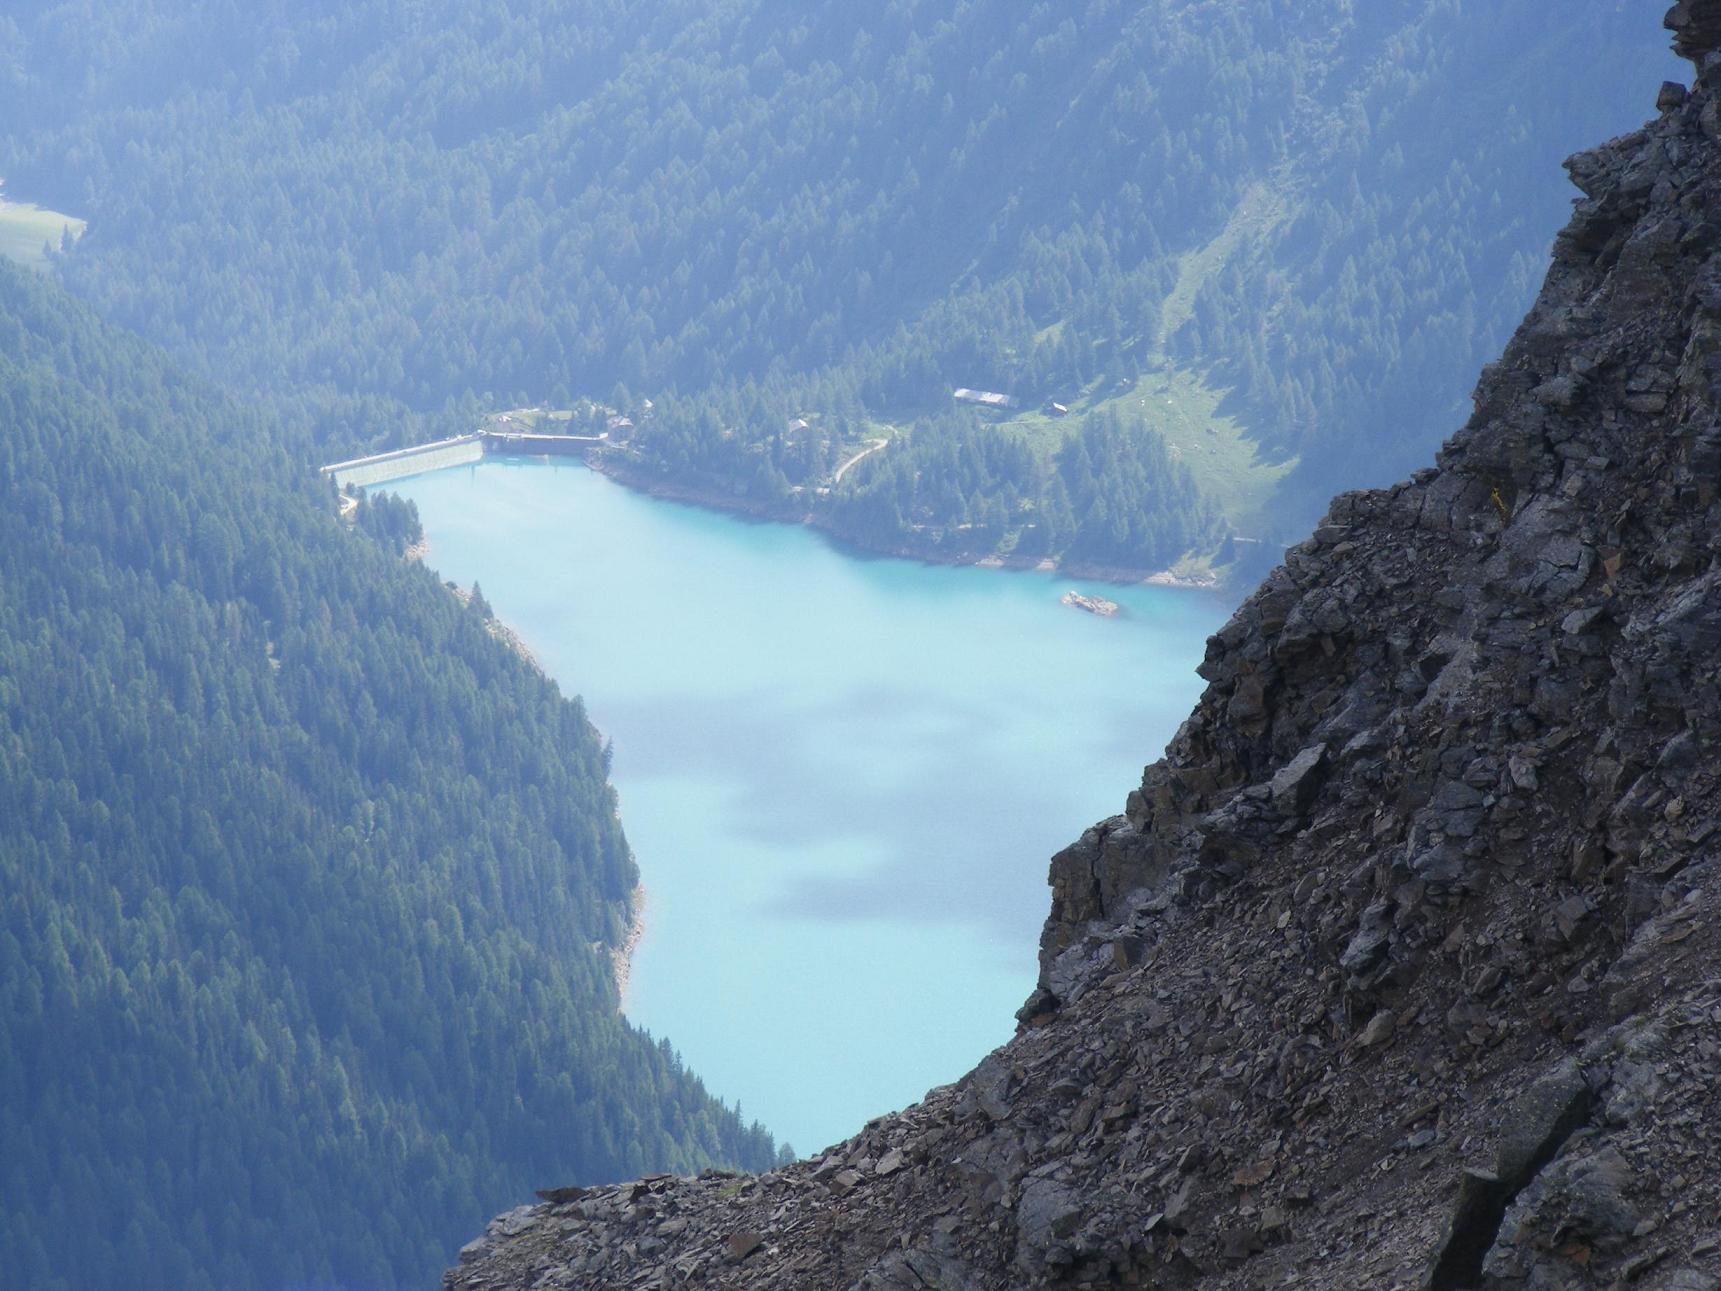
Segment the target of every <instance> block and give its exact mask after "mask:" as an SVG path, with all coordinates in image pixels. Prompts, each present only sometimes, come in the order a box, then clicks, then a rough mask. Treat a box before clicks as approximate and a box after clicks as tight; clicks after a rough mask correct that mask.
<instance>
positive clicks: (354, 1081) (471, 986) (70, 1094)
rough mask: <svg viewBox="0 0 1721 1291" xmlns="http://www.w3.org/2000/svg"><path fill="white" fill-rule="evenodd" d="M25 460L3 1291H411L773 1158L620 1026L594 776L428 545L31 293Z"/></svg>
mask: <svg viewBox="0 0 1721 1291" xmlns="http://www.w3.org/2000/svg"><path fill="white" fill-rule="evenodd" d="M0 426H3V427H4V432H5V433H4V435H0V497H3V498H4V499H5V507H4V509H3V511H0V1143H3V1144H4V1145H5V1146H4V1151H3V1153H0V1249H4V1251H5V1253H6V1254H5V1266H6V1274H5V1276H6V1279H7V1281H8V1284H9V1285H16V1286H20V1287H30V1288H55V1287H61V1288H68V1289H71V1288H76V1289H78V1291H84V1289H87V1288H94V1287H137V1288H152V1287H158V1288H163V1289H164V1291H165V1289H167V1288H173V1289H174V1291H182V1289H185V1288H197V1287H206V1288H220V1289H221V1291H233V1289H235V1288H244V1287H264V1286H282V1285H293V1286H345V1287H384V1286H396V1285H401V1286H406V1285H415V1286H423V1285H428V1284H429V1283H430V1282H431V1281H432V1280H433V1279H434V1277H435V1274H436V1272H437V1271H438V1270H439V1269H440V1268H441V1267H442V1265H443V1264H445V1263H446V1262H447V1261H448V1259H449V1257H450V1254H451V1252H452V1250H453V1247H454V1245H458V1243H459V1241H461V1240H464V1237H465V1236H466V1235H469V1234H470V1233H471V1232H473V1231H476V1229H477V1228H478V1227H481V1226H482V1224H483V1222H484V1220H485V1219H486V1218H487V1217H488V1216H489V1215H490V1213H491V1212H493V1211H494V1210H495V1209H496V1208H497V1206H498V1205H500V1204H503V1203H505V1202H507V1201H508V1200H509V1199H511V1198H518V1197H520V1196H525V1195H529V1194H530V1190H531V1188H532V1187H534V1186H541V1185H543V1183H544V1182H545V1181H546V1180H562V1179H568V1178H581V1179H602V1178H609V1179H615V1178H621V1177H627V1176H633V1175H636V1174H639V1173H641V1172H643V1171H648V1170H654V1169H681V1170H691V1169H696V1168H698V1167H700V1166H703V1165H707V1164H711V1163H715V1162H723V1163H730V1164H738V1165H746V1166H750V1167H753V1168H758V1167H760V1166H763V1165H766V1164H769V1163H770V1162H771V1161H772V1160H773V1159H774V1157H773V1146H772V1143H771V1141H770V1139H769V1137H768V1136H767V1135H766V1134H765V1133H764V1131H762V1130H760V1129H759V1128H758V1127H756V1126H754V1127H748V1126H746V1125H743V1124H742V1123H741V1122H740V1120H739V1119H738V1117H737V1116H736V1114H735V1113H734V1112H733V1111H731V1110H729V1109H726V1108H724V1107H723V1106H721V1105H719V1104H718V1103H716V1102H715V1101H714V1100H713V1099H712V1098H710V1097H709V1096H708V1095H707V1094H706V1093H705V1092H704V1090H703V1089H702V1088H701V1086H700V1084H699V1082H698V1081H697V1080H696V1079H695V1078H694V1077H693V1076H692V1075H691V1074H689V1073H688V1072H686V1071H684V1070H683V1069H682V1067H681V1065H680V1063H679V1061H678V1060H677V1058H676V1055H675V1054H674V1053H673V1051H671V1050H670V1049H669V1048H668V1046H667V1045H664V1044H659V1043H655V1042H653V1041H652V1040H651V1039H650V1038H648V1037H646V1036H644V1035H642V1034H640V1033H638V1032H635V1031H633V1030H632V1029H631V1028H630V1027H629V1026H628V1025H627V1024H626V1023H625V1022H624V1021H623V1020H622V1019H621V1018H620V1017H619V1016H618V1014H617V999H616V994H615V986H614V983H613V981H612V980H611V973H610V961H609V953H610V951H611V950H612V949H613V948H615V947H616V946H618V945H619V944H620V943H621V940H622V937H623V935H624V930H625V927H626V923H627V920H628V911H629V900H630V897H631V893H632V890H633V887H634V885H635V882H636V877H637V876H636V873H635V870H634V864H633V860H632V857H631V856H630V855H629V852H628V848H627V844H626V842H625V840H624V839H623V837H622V833H621V828H620V825H619V823H618V821H617V818H616V814H615V801H614V795H613V791H612V790H611V789H610V787H609V786H608V784H607V782H606V779H605V773H606V758H605V754H604V751H603V749H602V748H601V747H600V744H599V741H598V739H597V737H596V735H595V733H594V732H593V730H592V728H591V726H590V724H589V723H588V722H587V720H586V718H585V715H584V713H583V711H582V710H581V708H580V706H579V704H578V703H577V702H574V701H569V700H567V699H564V698H563V697H562V696H561V695H560V694H559V693H558V692H557V689H556V687H555V686H554V684H553V683H551V682H549V681H547V680H545V679H544V678H543V677H542V676H541V675H539V674H538V673H537V672H535V671H534V670H533V669H532V668H531V667H530V666H529V665H527V664H526V663H525V662H523V661H522V660H521V659H520V658H519V657H517V656H516V655H515V654H513V653H512V652H511V651H510V650H509V649H508V648H507V647H506V646H505V645H503V644H502V643H501V642H499V641H497V640H496V639H495V638H494V637H493V636H492V635H491V634H490V633H489V631H488V630H487V625H486V623H485V621H484V619H483V618H482V616H481V615H480V614H479V613H477V612H475V611H474V610H472V609H470V608H463V607H462V606H461V605H460V603H459V602H458V601H456V599H455V598H454V597H452V596H450V595H448V593H447V590H446V589H445V588H443V587H442V586H441V585H440V584H439V583H438V582H437V581H436V580H435V579H434V578H433V577H432V576H431V575H430V574H429V573H427V572H426V571H425V570H423V569H422V568H421V567H419V566H417V565H408V564H406V563H405V562H403V561H402V560H401V558H400V550H401V546H402V543H403V541H404V540H407V539H410V537H411V536H412V532H411V531H412V529H414V528H415V527H416V519H415V518H414V517H413V516H412V515H411V514H410V511H409V510H408V511H406V513H405V514H402V512H401V511H400V510H399V509H391V508H387V507H386V506H385V507H376V506H374V505H373V506H366V507H365V508H363V509H362V510H361V512H360V517H361V523H359V524H358V525H357V532H356V533H355V532H353V531H350V530H346V529H343V527H342V526H341V525H340V524H339V522H338V521H337V520H336V518H335V508H334V505H333V501H332V498H331V497H329V496H327V495H326V494H325V492H324V489H323V488H322V487H319V485H318V484H316V483H313V482H312V481H313V478H314V477H310V476H307V474H306V473H305V472H303V471H302V470H301V469H299V468H298V466H297V464H296V463H294V462H293V461H292V459H291V458H290V457H288V456H287V455H286V454H285V453H284V452H283V451H282V449H281V448H280V446H279V443H278V442H277V432H276V431H275V429H274V428H273V427H272V426H271V425H270V424H269V422H268V419H267V418H266V417H263V416H261V415H259V414H257V413H254V412H248V411H246V410H245V409H243V408H241V407H239V406H238V405H236V404H235V403H234V402H233V401H232V400H230V399H228V398H226V397H224V396H221V395H218V394H215V393H212V392H211V391H210V390H209V389H207V388H206V386H204V385H203V384H202V383H201V382H198V381H195V380H187V379H185V378H183V377H181V376H179V375H177V374H176V373H175V372H174V371H173V370H172V368H171V367H170V366H169V365H167V364H166V363H165V362H164V361H163V360H162V359H161V358H159V357H158V356H157V355H155V354H154V353H152V352H151V351H150V350H149V349H148V347H147V346H145V345H143V344H141V343H139V342H137V341H135V340H130V339H127V338H125V337H124V336H122V335H120V334H118V333H116V332H115V331H114V330H112V329H111V328H107V327H104V326H101V325H99V324H97V323H96V322H94V321H93V320H92V319H91V318H90V316H89V314H88V312H87V311H86V310H84V309H83V308H81V307H79V306H76V305H74V304H72V303H71V302H69V301H67V300H66V299H64V297H63V296H62V295H61V294H60V293H57V292H55V291H53V290H51V289H49V288H48V287H46V286H45V285H42V284H39V283H37V282H34V281H30V280H28V279H27V277H26V275H24V274H22V273H21V272H20V271H18V270H15V269H12V268H9V267H7V266H5V265H4V264H3V263H0ZM451 1243H452V1245H451Z"/></svg>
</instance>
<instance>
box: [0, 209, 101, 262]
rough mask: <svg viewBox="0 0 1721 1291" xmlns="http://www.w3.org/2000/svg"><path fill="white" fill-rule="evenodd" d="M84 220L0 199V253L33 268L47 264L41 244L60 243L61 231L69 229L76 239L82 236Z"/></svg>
mask: <svg viewBox="0 0 1721 1291" xmlns="http://www.w3.org/2000/svg"><path fill="white" fill-rule="evenodd" d="M85 226H86V221H84V220H80V219H78V218H77V217H76V216H73V215H62V214H60V213H59V212H58V211H47V210H43V209H42V208H41V207H40V206H34V205H32V204H30V203H29V202H8V201H6V200H5V199H4V198H0V255H3V256H5V257H6V258H7V259H8V260H16V261H17V262H18V263H19V264H22V265H27V266H29V267H30V268H32V269H40V268H42V267H44V266H45V265H46V264H47V260H46V259H45V258H44V257H43V255H42V246H43V244H44V243H47V244H51V245H53V246H55V247H58V246H59V245H60V234H61V233H63V232H64V231H65V230H67V229H70V230H71V233H72V240H73V241H74V242H75V241H77V240H78V239H79V238H81V237H83V235H84V228H85Z"/></svg>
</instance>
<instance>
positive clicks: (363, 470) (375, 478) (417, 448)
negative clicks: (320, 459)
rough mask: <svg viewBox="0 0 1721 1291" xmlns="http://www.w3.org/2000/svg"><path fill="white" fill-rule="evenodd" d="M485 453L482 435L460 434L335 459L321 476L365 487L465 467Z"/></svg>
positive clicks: (343, 484)
mask: <svg viewBox="0 0 1721 1291" xmlns="http://www.w3.org/2000/svg"><path fill="white" fill-rule="evenodd" d="M483 456H484V436H483V435H482V434H474V435H460V436H458V437H457V438H454V439H439V440H437V441H436V442H435V443H433V444H415V445H413V446H412V447H411V448H397V449H395V450H394V451H393V452H392V453H377V454H375V455H374V456H371V457H356V458H354V459H353V460H352V461H350V462H335V463H333V464H332V465H329V466H325V467H323V468H322V473H323V474H324V475H332V476H334V479H335V483H336V484H338V485H339V486H340V487H341V488H343V489H345V488H354V487H357V488H365V487H368V486H370V485H372V484H383V483H386V482H387V481H389V480H399V479H404V478H405V477H406V476H408V475H422V474H424V472H426V471H440V470H442V469H443V468H444V467H448V466H465V465H467V464H468V463H470V462H476V461H479V460H480V459H482V458H483Z"/></svg>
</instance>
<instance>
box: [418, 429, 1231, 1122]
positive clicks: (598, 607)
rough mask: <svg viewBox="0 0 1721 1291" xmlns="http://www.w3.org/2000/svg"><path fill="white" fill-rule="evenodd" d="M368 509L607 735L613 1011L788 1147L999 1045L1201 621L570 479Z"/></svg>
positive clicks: (1112, 592) (447, 492)
mask: <svg viewBox="0 0 1721 1291" xmlns="http://www.w3.org/2000/svg"><path fill="white" fill-rule="evenodd" d="M388 487H389V488H390V489H392V490H393V491H396V492H399V493H400V494H401V495H402V496H405V497H409V498H411V499H412V500H413V501H415V502H416V503H417V504H418V508H419V512H420V514H421V516H422V518H423V521H424V527H425V532H426V534H427V536H428V538H429V541H430V555H429V558H428V559H429V564H430V565H431V566H432V567H433V568H435V569H436V570H437V571H438V572H439V573H440V574H441V575H442V576H443V577H444V578H450V579H453V580H455V581H456V582H458V583H460V584H461V585H463V586H470V585H471V584H472V583H473V582H474V581H475V580H476V581H477V582H479V583H481V584H482V586H483V589H484V594H485V597H486V598H487V599H488V600H489V601H490V603H491V605H492V606H493V607H494V608H495V611H496V613H497V615H498V616H499V617H501V618H502V619H504V620H505V621H506V622H507V623H509V624H510V625H512V626H513V627H514V628H515V629H516V630H517V631H518V632H519V633H520V635H521V637H522V638H523V639H524V640H525V642H526V644H527V645H528V646H529V647H530V648H531V649H532V651H533V652H534V654H535V655H536V656H537V657H538V659H539V660H540V661H541V662H542V663H543V665H544V667H545V668H546V669H547V670H548V672H549V673H550V674H551V675H552V676H553V677H555V678H556V679H557V680H558V681H559V682H560V683H561V684H562V686H563V688H564V690H566V691H567V692H569V693H571V694H572V693H577V694H579V695H581V696H583V697H584V699H585V702H586V706H587V709H588V711H589V713H590V715H591V717H592V720H593V721H594V722H595V723H596V724H597V726H598V727H599V729H600V730H602V731H603V732H604V733H605V734H606V735H608V736H609V737H610V738H612V739H613V741H614V745H615V765H614V773H613V776H614V780H615V783H616V786H617V788H618V790H619V792H620V795H621V810H622V820H623V823H624V825H625V826H626V829H627V833H628V837H629V840H630V842H631V843H632V845H633V848H634V851H635V853H636V855H637V857H638V859H639V865H640V870H641V873H642V876H643V881H644V883H645V886H646V889H647V892H648V894H649V897H648V904H647V909H646V932H645V937H644V939H643V941H642V942H641V944H640V947H639V950H638V952H637V954H636V956H635V960H634V968H633V976H632V983H631V986H630V989H629V994H628V998H627V1001H626V1008H627V1013H628V1016H629V1017H630V1018H631V1019H632V1020H633V1021H634V1022H635V1023H637V1024H638V1025H640V1026H643V1027H646V1028H648V1029H649V1030H650V1031H651V1032H652V1033H653V1034H656V1035H659V1036H666V1037H668V1038H669V1039H670V1041H671V1042H672V1043H673V1044H674V1045H675V1046H676V1048H677V1049H678V1050H679V1051H680V1053H681V1054H682V1056H683V1058H684V1059H685V1060H686V1062H687V1063H688V1065H689V1066H690V1067H692V1069H693V1070H695V1071H697V1072H698V1073H699V1074H700V1075H701V1076H702V1077H703V1078H704V1079H705V1081H706V1083H707V1085H708V1087H709V1088H711V1089H712V1090H713V1092H715V1093H717V1094H719V1095H721V1096H722V1097H723V1098H725V1099H726V1100H728V1101H729V1102H731V1103H733V1102H736V1101H739V1102H740V1104H741V1106H742V1109H743V1111H744V1113H745V1114H746V1115H747V1116H748V1117H749V1118H757V1119H758V1120H760V1121H762V1122H763V1123H764V1124H765V1125H766V1126H768V1127H769V1128H770V1129H771V1130H772V1131H774V1132H775V1133H776V1134H777V1136H778V1138H779V1140H780V1141H781V1140H786V1141H788V1142H789V1143H792V1144H793V1145H794V1146H795V1147H796V1148H797V1149H798V1150H800V1151H801V1152H803V1153H807V1152H813V1151H817V1150H818V1149H820V1148H822V1147H824V1146H826V1145H828V1144H830V1143H832V1142H835V1141H838V1140H840V1139H842V1138H845V1137H847V1136H848V1135H849V1134H852V1133H853V1132H855V1131H856V1130H858V1129H859V1128H860V1127H861V1126H862V1124H864V1122H865V1121H866V1120H867V1119H869V1118H870V1117H872V1116H875V1115H878V1114H879V1113H881V1112H885V1111H890V1110H893V1109H895V1108H898V1107H901V1106H904V1105H906V1104H908V1103H911V1102H913V1101H915V1100H917V1099H918V1098H919V1097H920V1096H921V1095H922V1094H923V1093H924V1092H925V1091H926V1090H927V1089H928V1088H929V1087H931V1086H934V1085H938V1084H942V1083H945V1082H947V1081H950V1080H954V1079H956V1078H957V1077H958V1076H960V1075H961V1074H962V1073H963V1072H964V1071H966V1070H967V1069H968V1068H969V1067H971V1066H972V1065H973V1064H974V1062H975V1061H977V1060H978V1059H979V1058H980V1057H982V1056H983V1055H984V1054H985V1053H986V1052H987V1051H989V1050H990V1049H992V1048H994V1047H995V1046H997V1045H998V1044H1001V1043H1003V1042H1004V1041H1005V1040H1007V1039H1008V1038H1009V1037H1010V1034H1011V1032H1012V1030H1013V1028H1014V1019H1013V1014H1014V1011H1015V1009H1016V1008H1017V1007H1018V1006H1019V1005H1020V1004H1021V1002H1022V1000H1023V999H1024V998H1026V996H1027V994H1028V992H1029V991H1030V990H1031V989H1032V986H1033V980H1034V973H1035V962H1034V953H1035V947H1036V945H1037V942H1038V937H1039V928H1040V924H1041V921H1042V920H1043V919H1044V917H1045V913H1046V908H1047V902H1048V894H1047V889H1046V885H1045V878H1046V865H1047V861H1048V858H1049V857H1050V856H1051V854H1052V853H1053V852H1055V851H1057V850H1058V849H1059V848H1061V847H1063V846H1064V845H1066V844H1067V843H1069V842H1070V841H1071V840H1072V839H1074V838H1075V837H1076V836H1077V835H1078V834H1079V833H1080V831H1081V830H1082V829H1083V828H1084V827H1085V826H1087V825H1089V824H1091V823H1092V822H1093V821H1095V820H1097V819H1100V818H1101V817H1104V816H1107V815H1111V814H1114V813H1116V812H1118V811H1120V810H1121V809H1122V806H1123V799H1124V795H1125V794H1126V793H1127V792H1128V791H1129V789H1130V788H1131V787H1132V786H1133V785H1135V784H1136V783H1137V782H1138V780H1139V777H1140V774H1141V768H1142V765H1143V763H1144V762H1146V761H1149V760H1151V759H1152V758H1154V757H1157V756H1158V754H1159V752H1160V750H1161V749H1162V748H1163V747H1164V744H1165V742H1166V740H1167V739H1168V738H1169V737H1170V736H1171V734H1172V733H1173V732H1174V731H1175V729H1176V727H1177V724H1178V722H1180V721H1181V720H1182V718H1183V717H1184V716H1185V715H1186V714H1187V713H1188V711H1189V708H1190V706H1191V705H1192V704H1193V702H1194V700H1195V698H1196V696H1197V695H1198V694H1199V693H1200V688H1201V684H1202V683H1201V682H1200V679H1199V678H1197V677H1196V675H1195V671H1194V669H1195V665H1196V664H1197V663H1198V662H1199V661H1200V659H1201V655H1202V651H1203V647H1204V643H1205V640H1206V638H1207V636H1208V635H1209V634H1210V633H1212V632H1213V631H1215V630H1216V629H1217V628H1218V627H1219V625H1220V624H1221V623H1222V622H1223V620H1224V617H1225V603H1224V602H1223V601H1222V600H1221V599H1219V598H1218V597H1216V596H1213V595H1210V594H1205V593H1198V592H1190V591H1184V590H1179V589H1169V588H1155V587H1130V588H1117V587H1108V586H1105V585H1103V584H1102V585H1095V584H1091V583H1084V582H1082V581H1080V580H1071V579H1066V578H1060V577H1056V576H1048V575H1039V574H1022V573H1001V572H998V571H994V570H984V569H973V568H949V567H941V566H930V565H922V564H917V563H914V562H910V561H900V560H881V559H867V558H860V557H856V556H854V555H852V554H848V553H845V552H843V551H840V550H838V549H837V548H836V547H834V546H833V545H831V544H830V543H828V542H827V541H825V540H824V539H823V538H821V537H820V536H819V535H817V534H815V533H813V532H811V531H810V530H807V529H802V528H797V527H794V526H790V525H780V524H757V523H750V522H747V521H743V520H738V519H735V518H733V517H729V516H725V515H720V514H717V513H713V512H709V511H705V510H701V509H697V508H693V507H687V506H683V505H679V504H675V503H670V502H664V501H661V500H657V499H653V498H648V497H645V496H643V495H640V494H638V493H633V492H630V491H628V490H626V489H624V488H623V487H621V486H619V485H617V484H615V483H613V482H611V481H609V480H607V479H605V478H604V477H603V476H601V475H598V474H596V473H595V472H592V471H590V470H588V469H587V468H585V467H584V466H583V465H580V464H577V463H571V462H569V463H559V462H558V463H537V462H498V461H487V462H484V463H482V464H481V465H478V466H473V467H464V468H459V469H453V470H447V471H441V472H437V473H434V474H430V475H422V476H417V477H414V478H412V479H408V480H403V481H400V482H398V483H396V484H393V485H390V486H388ZM1072 589H1074V590H1078V591H1084V592H1089V593H1101V594H1103V595H1104V596H1105V597H1107V598H1109V599H1111V600H1114V601H1117V602H1119V603H1120V605H1121V606H1122V608H1123V613H1122V614H1121V615H1120V616H1119V617H1117V618H1112V619H1105V618H1099V617H1096V616H1094V615H1091V614H1087V613H1084V612H1082V611H1081V610H1079V609H1075V608H1072V607H1070V606H1066V605H1062V604H1060V603H1059V598H1060V597H1061V596H1062V595H1063V594H1064V593H1065V592H1066V591H1070V590H1072Z"/></svg>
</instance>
